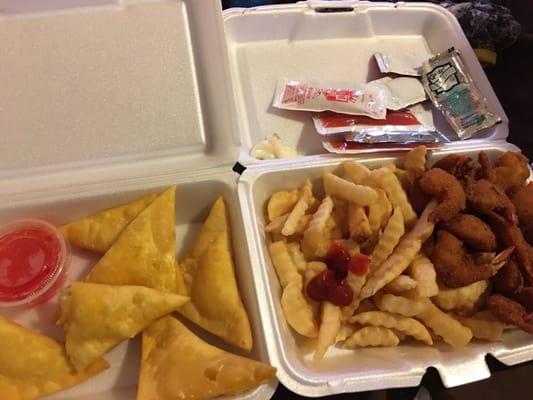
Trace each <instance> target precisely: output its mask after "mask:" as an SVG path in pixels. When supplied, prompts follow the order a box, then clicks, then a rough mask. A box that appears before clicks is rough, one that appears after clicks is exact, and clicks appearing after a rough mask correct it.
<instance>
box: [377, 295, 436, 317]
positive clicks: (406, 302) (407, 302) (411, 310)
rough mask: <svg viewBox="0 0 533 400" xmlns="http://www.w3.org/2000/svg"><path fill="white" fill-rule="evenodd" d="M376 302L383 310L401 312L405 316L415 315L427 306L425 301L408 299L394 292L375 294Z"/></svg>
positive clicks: (394, 312)
mask: <svg viewBox="0 0 533 400" xmlns="http://www.w3.org/2000/svg"><path fill="white" fill-rule="evenodd" d="M374 302H375V303H376V305H377V306H378V308H379V309H380V310H381V311H387V312H390V313H393V314H399V315H402V316H404V317H414V316H416V315H418V314H420V313H421V312H422V311H424V310H425V309H426V308H427V304H425V303H424V302H423V301H419V300H413V299H408V298H405V297H402V296H395V295H393V294H384V295H382V296H375V297H374Z"/></svg>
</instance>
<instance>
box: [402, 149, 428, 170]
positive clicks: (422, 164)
mask: <svg viewBox="0 0 533 400" xmlns="http://www.w3.org/2000/svg"><path fill="white" fill-rule="evenodd" d="M426 155H427V149H426V146H417V147H415V148H414V149H411V150H409V152H407V154H406V155H405V157H404V159H403V167H404V168H405V169H406V170H407V171H413V172H415V173H423V172H424V171H425V170H426Z"/></svg>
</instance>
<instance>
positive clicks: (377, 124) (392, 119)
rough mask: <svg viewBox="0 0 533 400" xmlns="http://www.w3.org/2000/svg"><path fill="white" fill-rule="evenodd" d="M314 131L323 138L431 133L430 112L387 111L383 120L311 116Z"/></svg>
mask: <svg viewBox="0 0 533 400" xmlns="http://www.w3.org/2000/svg"><path fill="white" fill-rule="evenodd" d="M313 122H314V124H315V129H316V131H317V132H318V133H319V134H320V135H323V136H328V135H337V134H340V133H344V134H346V133H355V132H357V133H359V132H370V131H375V132H432V131H435V127H434V126H433V121H432V116H431V110H429V109H426V108H424V107H423V106H421V105H416V106H413V107H411V108H408V109H404V110H398V111H394V110H388V111H387V115H386V117H385V119H373V118H369V117H366V116H357V115H347V114H339V113H334V112H331V111H326V112H323V113H319V114H315V115H314V116H313Z"/></svg>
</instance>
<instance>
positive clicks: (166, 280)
mask: <svg viewBox="0 0 533 400" xmlns="http://www.w3.org/2000/svg"><path fill="white" fill-rule="evenodd" d="M175 197H176V188H175V187H172V188H170V189H168V190H166V191H165V192H163V193H162V194H161V195H160V196H159V197H158V198H157V199H155V200H154V201H153V202H152V203H151V204H150V205H149V206H148V207H146V208H145V209H144V210H143V211H142V212H141V213H140V214H139V215H138V216H137V218H135V219H134V220H133V221H132V222H131V223H130V224H129V225H128V226H127V227H126V229H124V230H123V231H122V233H121V234H120V236H119V237H118V238H117V240H116V241H115V243H114V244H113V246H111V248H110V249H109V250H108V251H107V253H105V255H104V256H103V257H102V258H101V259H100V261H99V262H98V263H97V264H96V265H95V266H94V267H93V269H92V270H91V272H89V275H88V276H87V278H86V281H87V282H93V283H107V284H110V285H139V286H147V287H151V288H154V289H158V290H163V291H168V292H173V293H182V294H184V293H185V286H184V283H183V276H182V274H181V270H180V269H178V268H176V255H175V252H176V230H175V204H174V203H175Z"/></svg>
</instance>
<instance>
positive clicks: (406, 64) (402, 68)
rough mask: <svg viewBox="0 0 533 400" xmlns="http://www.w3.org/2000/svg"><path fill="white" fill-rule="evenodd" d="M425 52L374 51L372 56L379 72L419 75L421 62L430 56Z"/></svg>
mask: <svg viewBox="0 0 533 400" xmlns="http://www.w3.org/2000/svg"><path fill="white" fill-rule="evenodd" d="M430 57H431V55H430V54H427V53H420V52H417V53H402V54H393V53H375V54H374V58H375V59H376V63H377V64H378V68H379V70H380V72H381V73H383V74H388V73H394V74H399V75H407V76H421V75H422V64H423V63H424V62H425V61H427V59H428V58H430Z"/></svg>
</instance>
